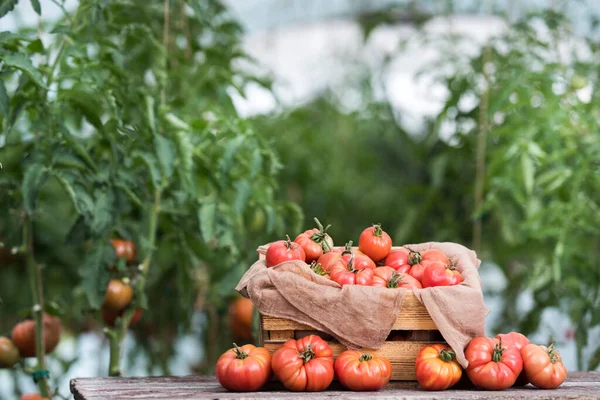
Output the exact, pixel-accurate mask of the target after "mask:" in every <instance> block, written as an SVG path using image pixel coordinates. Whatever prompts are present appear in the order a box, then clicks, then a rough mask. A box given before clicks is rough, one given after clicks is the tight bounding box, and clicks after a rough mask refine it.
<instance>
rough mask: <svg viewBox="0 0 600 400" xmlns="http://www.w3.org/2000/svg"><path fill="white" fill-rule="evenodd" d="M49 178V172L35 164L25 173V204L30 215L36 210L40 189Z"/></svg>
mask: <svg viewBox="0 0 600 400" xmlns="http://www.w3.org/2000/svg"><path fill="white" fill-rule="evenodd" d="M47 178H48V170H47V169H46V167H44V166H43V165H42V164H33V165H32V166H30V167H29V168H27V170H26V171H25V176H24V177H23V187H22V191H23V204H24V206H25V209H26V210H27V212H28V213H29V214H32V213H33V211H34V210H35V203H36V201H37V198H38V194H39V192H40V189H41V188H42V186H43V185H44V183H45V182H46V179H47Z"/></svg>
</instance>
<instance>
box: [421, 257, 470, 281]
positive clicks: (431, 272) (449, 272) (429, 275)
mask: <svg viewBox="0 0 600 400" xmlns="http://www.w3.org/2000/svg"><path fill="white" fill-rule="evenodd" d="M462 281H464V279H463V276H462V275H461V273H460V272H458V270H457V269H456V267H455V266H454V264H452V263H450V265H448V264H446V263H444V262H443V261H431V262H430V263H428V264H427V267H425V270H424V271H423V276H422V277H421V283H422V284H423V287H424V288H428V287H434V286H454V285H458V284H459V283H461V282H462Z"/></svg>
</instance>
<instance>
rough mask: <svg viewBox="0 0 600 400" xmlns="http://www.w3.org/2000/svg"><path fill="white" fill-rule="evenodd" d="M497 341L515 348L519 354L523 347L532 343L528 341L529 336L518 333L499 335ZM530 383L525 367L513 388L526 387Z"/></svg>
mask: <svg viewBox="0 0 600 400" xmlns="http://www.w3.org/2000/svg"><path fill="white" fill-rule="evenodd" d="M496 339H498V340H502V344H503V345H504V346H506V347H511V346H514V347H516V348H517V349H518V350H519V352H520V351H521V349H523V347H525V346H527V345H528V344H529V343H530V342H529V339H527V336H525V335H523V334H522V333H518V332H510V333H506V334H502V333H499V334H497V335H496ZM528 383H529V380H528V379H527V376H526V375H525V367H524V366H523V371H521V373H520V374H519V377H518V378H517V381H516V382H515V384H514V385H513V386H525V385H527V384H528Z"/></svg>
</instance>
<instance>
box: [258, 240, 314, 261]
mask: <svg viewBox="0 0 600 400" xmlns="http://www.w3.org/2000/svg"><path fill="white" fill-rule="evenodd" d="M292 260H300V261H306V254H305V253H304V249H303V248H302V246H300V245H299V244H298V243H295V242H292V241H291V240H290V238H289V236H288V238H287V240H279V241H277V242H274V243H271V245H270V246H269V248H268V249H267V254H266V259H265V262H266V264H267V267H274V266H275V265H278V264H281V263H282V262H284V261H292Z"/></svg>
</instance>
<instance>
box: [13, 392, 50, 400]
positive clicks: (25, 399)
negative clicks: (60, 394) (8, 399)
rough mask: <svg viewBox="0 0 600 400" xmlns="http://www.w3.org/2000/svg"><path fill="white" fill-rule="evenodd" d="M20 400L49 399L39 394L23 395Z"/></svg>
mask: <svg viewBox="0 0 600 400" xmlns="http://www.w3.org/2000/svg"><path fill="white" fill-rule="evenodd" d="M19 400H48V398H47V397H42V396H40V395H39V394H37V393H27V394H24V395H22V396H21V397H20V398H19Z"/></svg>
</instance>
